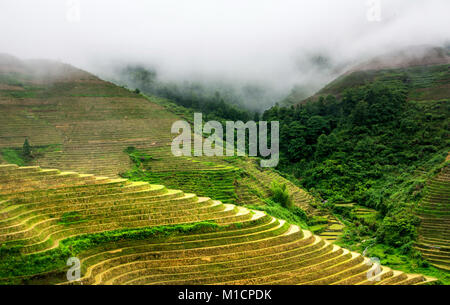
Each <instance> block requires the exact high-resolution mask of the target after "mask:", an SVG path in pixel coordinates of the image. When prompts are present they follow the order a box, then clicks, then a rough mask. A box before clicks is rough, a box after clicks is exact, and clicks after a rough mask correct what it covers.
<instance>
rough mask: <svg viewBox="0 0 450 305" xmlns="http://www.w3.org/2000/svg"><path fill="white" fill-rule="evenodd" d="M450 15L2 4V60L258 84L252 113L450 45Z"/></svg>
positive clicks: (205, 2) (395, 9) (212, 2)
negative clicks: (383, 62)
mask: <svg viewBox="0 0 450 305" xmlns="http://www.w3.org/2000/svg"><path fill="white" fill-rule="evenodd" d="M378 5H379V6H378ZM449 11H450V1H448V0H381V1H375V0H372V1H364V0H340V1H335V0H315V1H300V0H286V1H280V0H276V1H275V0H248V1H233V0H227V1H225V0H224V1H222V0H190V1H180V0H178V1H175V0H148V1H144V0H134V1H133V0H127V1H124V0H115V1H111V0H109V1H108V0H79V1H74V0H72V1H60V0H29V1H27V0H2V1H1V2H0V53H8V54H12V55H14V56H18V57H20V58H25V59H26V58H47V59H53V60H59V61H63V62H67V63H70V64H72V65H75V66H78V67H80V68H82V69H85V70H87V71H90V72H93V73H95V74H97V75H99V76H101V77H104V78H115V79H117V78H120V76H118V75H116V72H117V71H118V69H117V67H122V66H126V65H129V64H133V65H142V66H145V67H148V68H152V69H155V70H156V71H157V74H158V78H159V79H160V80H164V81H172V82H173V81H175V82H180V83H182V82H184V81H198V82H201V83H205V84H208V83H212V84H215V86H217V84H225V85H230V86H234V87H236V88H237V90H238V91H239V90H241V89H242V88H245V87H248V86H257V87H260V88H264V90H263V91H264V94H263V95H264V96H260V95H258V94H257V95H256V96H257V98H254V99H251V98H249V99H248V101H247V102H248V107H249V108H252V109H264V108H266V107H267V106H270V105H271V104H273V103H274V102H275V101H277V100H280V99H282V98H283V97H285V96H286V95H287V94H289V92H290V91H291V89H292V88H293V87H297V88H300V90H302V92H303V91H304V92H305V95H308V94H312V93H314V92H315V91H316V90H318V89H319V88H320V87H322V86H323V85H324V84H326V83H327V82H328V81H330V80H331V79H333V78H334V77H335V76H337V75H338V74H339V73H342V72H343V71H345V70H346V69H348V68H349V67H350V66H351V65H353V64H356V63H358V62H361V61H364V60H366V59H369V58H371V57H372V56H376V55H380V54H383V53H387V52H391V51H393V50H396V49H402V48H407V47H409V46H412V45H433V46H443V45H445V44H448V43H449V41H450V22H449V21H448V12H449ZM378 12H379V14H378ZM241 91H242V90H241Z"/></svg>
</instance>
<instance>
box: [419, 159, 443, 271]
mask: <svg viewBox="0 0 450 305" xmlns="http://www.w3.org/2000/svg"><path fill="white" fill-rule="evenodd" d="M417 214H418V215H419V217H420V218H421V224H420V227H419V240H418V243H417V249H419V250H420V251H421V252H422V254H423V256H424V257H425V258H426V259H427V260H428V261H429V262H431V263H432V264H433V265H434V266H436V267H438V268H440V269H444V270H447V271H450V166H449V165H447V166H446V167H444V168H443V169H442V170H441V172H440V173H439V174H438V175H437V176H436V177H434V178H433V179H432V180H431V181H430V182H429V184H428V186H427V194H426V196H425V198H424V199H423V200H422V202H421V203H420V205H419V207H418V209H417Z"/></svg>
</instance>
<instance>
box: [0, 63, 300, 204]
mask: <svg viewBox="0 0 450 305" xmlns="http://www.w3.org/2000/svg"><path fill="white" fill-rule="evenodd" d="M179 119H180V117H179V116H178V115H176V114H174V113H172V112H170V111H167V110H166V109H165V108H164V107H163V106H161V105H160V104H158V101H157V98H151V99H150V100H149V99H147V98H144V97H143V96H142V95H139V94H136V93H134V92H131V91H129V90H127V89H124V88H121V87H118V86H116V85H114V84H112V83H108V82H105V81H102V80H101V79H99V78H97V77H95V76H93V75H91V74H89V73H87V72H84V71H81V70H79V69H76V68H74V67H72V66H69V65H65V64H61V63H56V62H49V61H22V60H19V59H17V58H14V57H11V56H7V55H1V56H0V120H1V122H2V124H1V125H0V163H16V161H21V160H20V158H19V159H18V158H17V156H16V155H17V154H20V152H21V148H22V145H23V143H24V141H25V139H28V140H29V142H30V144H31V145H32V147H33V150H34V158H33V159H32V160H31V161H28V162H22V163H21V162H17V163H16V164H20V165H34V166H42V167H46V168H59V169H61V170H64V171H73V170H75V171H78V172H83V173H88V174H96V175H100V176H104V175H106V176H109V177H119V174H121V173H125V172H127V171H128V170H131V169H132V168H133V166H134V164H133V162H132V161H131V159H130V156H129V155H127V153H125V152H124V151H125V150H126V149H127V148H128V147H134V148H136V149H138V150H139V151H142V152H144V153H146V154H148V155H149V156H151V157H152V161H151V162H150V163H149V164H147V167H146V169H147V175H146V180H148V181H149V182H151V183H155V184H164V185H167V186H168V187H174V188H177V189H182V190H183V191H186V192H195V193H197V194H200V195H202V196H210V197H213V198H214V199H218V200H222V201H224V202H227V203H239V204H247V203H256V204H261V198H260V196H257V195H255V188H256V189H257V188H262V189H264V190H265V191H264V192H262V193H261V194H262V195H263V197H267V196H268V194H267V190H268V188H269V187H270V181H271V179H273V177H274V176H275V177H279V178H280V179H283V178H281V177H280V176H279V175H277V174H275V173H272V172H262V173H261V174H259V176H258V179H259V181H258V180H255V179H250V180H248V179H246V178H245V177H249V176H251V174H249V173H242V171H241V170H240V169H239V166H233V164H230V163H229V162H227V161H225V160H223V159H218V158H209V159H208V158H203V157H202V158H185V157H176V158H175V157H174V156H173V155H172V153H171V150H170V144H171V141H172V139H173V137H174V135H173V134H171V126H172V124H173V123H174V122H175V121H177V120H179ZM250 167H251V166H247V168H250ZM269 173H270V175H269ZM241 177H243V178H244V179H240V178H241ZM260 178H263V179H260ZM263 181H264V183H265V182H268V184H267V185H262V184H263V183H262V182H263ZM247 182H248V183H247ZM292 189H293V190H292V192H293V193H294V194H295V196H294V197H295V198H294V200H297V199H298V201H297V202H296V203H297V204H298V205H303V206H305V207H307V206H308V202H306V201H305V200H304V198H303V197H305V196H306V193H305V192H304V191H303V190H301V189H299V188H298V187H294V186H292ZM298 194H299V195H298ZM297 195H298V196H297ZM305 203H306V204H305Z"/></svg>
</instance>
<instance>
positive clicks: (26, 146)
mask: <svg viewBox="0 0 450 305" xmlns="http://www.w3.org/2000/svg"><path fill="white" fill-rule="evenodd" d="M22 155H23V156H24V157H25V158H27V159H31V145H30V143H29V142H28V138H25V142H24V143H23V146H22Z"/></svg>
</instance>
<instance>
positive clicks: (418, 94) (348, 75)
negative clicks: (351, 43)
mask: <svg viewBox="0 0 450 305" xmlns="http://www.w3.org/2000/svg"><path fill="white" fill-rule="evenodd" d="M449 67H450V49H449V48H439V47H429V46H421V47H412V48H409V49H406V50H401V51H396V52H390V53H388V54H385V55H382V56H378V57H375V58H373V59H371V60H369V61H367V62H364V63H360V64H357V65H355V66H354V67H352V68H350V69H349V70H348V71H347V72H345V73H344V74H343V75H341V76H340V77H338V78H337V79H335V80H334V81H332V82H330V83H329V84H328V85H326V86H325V87H324V88H322V89H321V90H319V91H318V92H317V93H316V94H314V95H313V96H311V97H308V98H306V99H303V98H300V99H297V100H296V103H297V104H298V103H305V102H308V101H311V100H316V99H317V98H318V97H320V96H325V97H326V96H327V95H329V94H332V95H336V96H340V94H342V93H343V91H344V90H345V89H348V88H354V87H358V86H361V85H364V84H367V83H371V82H374V81H380V82H393V81H401V82H403V83H405V84H407V85H408V87H409V94H408V98H409V99H411V100H418V101H420V100H428V99H441V98H447V97H448V94H447V92H448V90H449V89H450V87H449V86H450V85H449V83H450V82H449V80H450V68H449ZM300 96H301V95H300ZM287 99H290V100H292V99H295V92H294V93H293V94H291V95H290V96H288V97H287Z"/></svg>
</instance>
